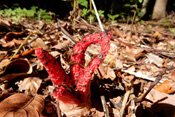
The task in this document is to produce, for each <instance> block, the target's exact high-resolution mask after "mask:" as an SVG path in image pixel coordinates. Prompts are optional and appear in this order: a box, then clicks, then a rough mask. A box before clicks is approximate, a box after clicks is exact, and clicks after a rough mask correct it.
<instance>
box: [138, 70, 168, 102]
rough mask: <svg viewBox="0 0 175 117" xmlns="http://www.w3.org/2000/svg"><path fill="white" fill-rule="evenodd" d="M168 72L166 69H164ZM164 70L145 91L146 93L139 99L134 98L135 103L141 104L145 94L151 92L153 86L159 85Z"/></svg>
mask: <svg viewBox="0 0 175 117" xmlns="http://www.w3.org/2000/svg"><path fill="white" fill-rule="evenodd" d="M166 70H168V69H166ZM166 70H164V71H162V72H161V73H160V74H159V76H158V77H157V78H156V79H155V81H154V82H152V83H151V85H150V87H149V89H148V90H147V91H146V93H145V94H144V95H143V96H142V97H141V98H136V99H135V102H136V103H139V102H142V101H143V100H145V97H146V96H147V94H148V93H149V92H150V91H151V89H153V88H154V86H156V85H157V83H159V81H160V80H161V79H162V76H163V75H164V74H165V72H166Z"/></svg>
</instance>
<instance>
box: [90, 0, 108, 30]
mask: <svg viewBox="0 0 175 117" xmlns="http://www.w3.org/2000/svg"><path fill="white" fill-rule="evenodd" d="M91 1H92V5H93V7H94V10H95V15H96V17H97V20H98V23H99V25H100V29H101V31H105V30H104V29H103V26H102V23H101V20H100V17H99V15H98V12H97V8H96V6H95V3H94V0H91Z"/></svg>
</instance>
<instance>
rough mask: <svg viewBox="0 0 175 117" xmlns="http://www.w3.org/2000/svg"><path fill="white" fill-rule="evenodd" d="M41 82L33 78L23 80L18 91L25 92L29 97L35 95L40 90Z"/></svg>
mask: <svg viewBox="0 0 175 117" xmlns="http://www.w3.org/2000/svg"><path fill="white" fill-rule="evenodd" d="M41 82H42V80H41V79H39V78H35V77H29V78H25V79H24V80H23V81H21V82H20V83H19V84H18V86H19V91H21V92H22V91H25V93H26V94H29V95H33V96H34V95H35V94H36V93H37V91H38V89H39V88H40V85H41Z"/></svg>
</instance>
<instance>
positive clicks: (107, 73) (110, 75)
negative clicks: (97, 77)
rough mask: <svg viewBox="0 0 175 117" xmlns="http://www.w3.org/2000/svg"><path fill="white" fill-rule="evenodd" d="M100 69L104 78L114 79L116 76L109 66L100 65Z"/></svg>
mask: <svg viewBox="0 0 175 117" xmlns="http://www.w3.org/2000/svg"><path fill="white" fill-rule="evenodd" d="M99 70H100V72H101V75H102V78H110V79H111V80H112V81H113V80H114V79H115V78H116V75H115V72H114V70H113V69H111V68H110V67H109V66H103V65H100V67H99Z"/></svg>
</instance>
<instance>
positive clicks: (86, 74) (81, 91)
mask: <svg viewBox="0 0 175 117" xmlns="http://www.w3.org/2000/svg"><path fill="white" fill-rule="evenodd" d="M110 37H111V32H110V31H109V32H108V33H107V34H106V33H105V32H100V33H96V34H90V35H87V36H85V37H84V38H83V39H82V40H81V41H79V42H78V43H77V44H75V45H74V48H73V52H72V53H71V61H72V62H73V63H74V64H73V65H72V66H71V69H70V74H71V78H69V75H67V74H66V73H65V71H64V70H63V68H62V67H61V65H60V64H59V63H58V62H57V61H56V59H55V58H54V57H52V56H51V55H50V54H48V53H47V52H46V51H45V50H43V49H42V48H38V49H36V50H35V53H36V55H37V57H38V59H39V60H40V61H41V63H43V65H44V67H45V68H46V70H47V72H48V73H49V76H50V78H51V80H52V81H53V83H54V84H55V85H58V88H57V89H56V90H55V93H53V95H54V97H56V98H57V99H58V101H61V104H62V105H64V106H61V107H64V108H65V105H66V104H73V105H76V106H78V105H81V107H82V103H88V101H89V100H90V79H91V76H92V74H93V73H94V71H95V70H96V69H97V68H98V67H99V65H100V64H101V63H102V62H103V60H104V59H105V57H106V55H107V53H108V51H109V48H110ZM95 43H98V44H99V45H100V46H101V51H100V53H99V54H98V55H97V57H95V58H94V59H93V60H92V61H91V62H90V64H89V65H88V66H87V67H85V68H84V64H85V52H86V49H87V47H88V46H89V45H91V44H95ZM83 105H84V104H83ZM84 106H85V105H84ZM61 107H60V109H61V110H64V109H62V108H61ZM67 107H68V106H67ZM67 107H66V108H67ZM66 111H67V109H66Z"/></svg>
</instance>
